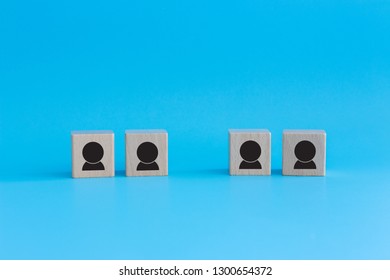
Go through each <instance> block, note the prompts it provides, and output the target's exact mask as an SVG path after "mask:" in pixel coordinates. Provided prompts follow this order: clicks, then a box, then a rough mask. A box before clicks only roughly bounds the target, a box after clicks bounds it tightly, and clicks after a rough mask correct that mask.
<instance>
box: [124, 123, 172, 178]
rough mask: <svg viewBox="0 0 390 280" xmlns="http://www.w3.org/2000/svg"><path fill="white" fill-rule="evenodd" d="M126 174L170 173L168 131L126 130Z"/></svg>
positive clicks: (159, 174)
mask: <svg viewBox="0 0 390 280" xmlns="http://www.w3.org/2000/svg"><path fill="white" fill-rule="evenodd" d="M125 134H126V137H125V141H126V176H167V175H168V133H167V132H166V131H165V130H126V133H125Z"/></svg>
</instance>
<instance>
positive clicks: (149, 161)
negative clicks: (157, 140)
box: [137, 142, 159, 171]
mask: <svg viewBox="0 0 390 280" xmlns="http://www.w3.org/2000/svg"><path fill="white" fill-rule="evenodd" d="M157 156H158V149H157V147H156V145H154V144H153V143H151V142H144V143H142V144H141V145H139V146H138V149H137V157H138V159H139V160H140V161H141V162H140V163H139V164H138V166H137V170H138V171H142V170H144V171H149V170H159V167H158V164H157V163H156V162H155V160H156V159H157Z"/></svg>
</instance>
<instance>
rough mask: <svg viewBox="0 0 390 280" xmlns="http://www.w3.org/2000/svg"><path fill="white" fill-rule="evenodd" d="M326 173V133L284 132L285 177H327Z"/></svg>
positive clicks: (310, 131)
mask: <svg viewBox="0 0 390 280" xmlns="http://www.w3.org/2000/svg"><path fill="white" fill-rule="evenodd" d="M325 173H326V133H325V131H323V130H285V131H283V175H292V176H325Z"/></svg>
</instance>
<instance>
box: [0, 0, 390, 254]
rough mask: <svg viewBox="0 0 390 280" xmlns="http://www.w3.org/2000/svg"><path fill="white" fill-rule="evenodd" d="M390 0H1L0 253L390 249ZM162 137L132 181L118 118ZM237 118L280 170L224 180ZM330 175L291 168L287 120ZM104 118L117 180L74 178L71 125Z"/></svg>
mask: <svg viewBox="0 0 390 280" xmlns="http://www.w3.org/2000/svg"><path fill="white" fill-rule="evenodd" d="M389 31H390V2H389V1H339V0H338V1H329V0H327V1H255V0H241V1H203V0H197V1H192V0H191V1H156V0H149V1H148V0H146V1H103V0H101V1H69V0H68V1H17V0H16V1H5V0H2V1H1V2H0V96H1V99H0V159H1V160H0V258H1V259H389V258H390V174H389V167H390V163H389V158H390V148H389V147H390V145H388V143H387V142H388V139H389V135H390V126H389V120H390V111H389V105H390V95H389V93H390V78H389V77H390V51H389V50H390V35H389V34H390V33H389ZM149 128H163V129H167V130H168V132H169V170H170V175H169V176H168V177H155V178H126V177H125V175H124V166H125V163H124V157H125V154H124V131H125V129H149ZM229 128H268V129H270V131H271V132H272V169H273V170H272V176H269V177H230V176H229V175H228V169H227V168H228V134H227V130H228V129H229ZM287 128H288V129H301V128H304V129H324V130H326V132H327V137H328V142H327V157H328V161H327V167H328V168H327V176H326V177H324V178H322V177H320V178H313V177H306V178H305V177H283V176H282V175H281V158H282V157H281V152H282V150H281V149H282V146H281V139H282V130H283V129H287ZM85 129H112V130H114V132H115V135H116V139H115V144H116V146H115V148H116V160H115V161H116V170H117V176H116V177H114V178H106V179H78V180H75V179H71V146H70V131H71V130H85Z"/></svg>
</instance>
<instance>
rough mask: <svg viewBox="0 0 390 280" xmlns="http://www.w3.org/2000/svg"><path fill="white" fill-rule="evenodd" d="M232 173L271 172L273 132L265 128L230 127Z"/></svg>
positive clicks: (263, 173) (255, 173) (256, 173)
mask: <svg viewBox="0 0 390 280" xmlns="http://www.w3.org/2000/svg"><path fill="white" fill-rule="evenodd" d="M229 142H230V144H229V145H230V149H229V150H230V175H270V174H271V133H270V132H269V131H268V130H265V129H250V130H244V129H230V130H229Z"/></svg>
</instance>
